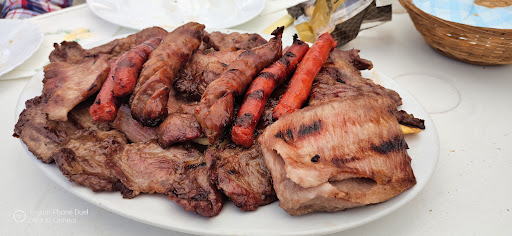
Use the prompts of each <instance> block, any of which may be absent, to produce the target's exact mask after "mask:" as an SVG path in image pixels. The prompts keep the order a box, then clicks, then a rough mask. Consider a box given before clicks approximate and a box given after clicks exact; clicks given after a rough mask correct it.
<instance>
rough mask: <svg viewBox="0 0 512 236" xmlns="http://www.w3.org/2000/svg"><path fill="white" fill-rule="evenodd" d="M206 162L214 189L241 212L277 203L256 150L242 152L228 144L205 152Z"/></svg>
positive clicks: (258, 150) (238, 147)
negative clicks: (215, 186)
mask: <svg viewBox="0 0 512 236" xmlns="http://www.w3.org/2000/svg"><path fill="white" fill-rule="evenodd" d="M206 160H207V164H208V166H209V168H210V175H211V178H212V180H213V181H214V182H215V184H216V185H217V187H218V188H219V189H221V190H222V191H223V192H224V194H226V196H227V197H229V198H230V199H231V201H233V203H234V204H235V205H236V206H237V207H239V208H241V209H242V210H244V211H254V210H256V208H258V207H259V206H263V205H267V204H269V203H272V202H274V201H275V200H277V198H276V193H275V191H274V188H273V187H272V179H271V177H270V172H269V170H268V169H267V166H266V165H265V163H264V161H263V156H262V154H261V150H260V147H259V146H257V145H254V146H252V147H251V148H249V149H245V148H243V147H240V146H237V145H235V144H234V143H231V144H228V145H225V146H223V147H222V148H220V149H209V150H207V151H206Z"/></svg>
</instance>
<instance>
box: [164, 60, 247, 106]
mask: <svg viewBox="0 0 512 236" xmlns="http://www.w3.org/2000/svg"><path fill="white" fill-rule="evenodd" d="M242 52H243V50H238V51H207V52H203V51H199V50H198V51H196V52H195V53H194V54H193V55H192V58H191V59H190V61H189V62H188V63H187V64H185V66H183V68H182V69H181V70H180V72H179V73H178V75H177V76H176V81H175V82H174V88H175V89H176V90H177V91H178V92H180V93H182V94H184V95H185V96H186V97H188V98H191V99H195V100H199V99H201V95H203V93H204V90H205V89H206V87H207V86H208V85H209V84H210V83H211V82H213V81H214V80H216V79H217V78H219V76H220V74H222V73H223V72H224V71H225V70H226V68H227V66H228V64H229V63H231V62H233V61H234V60H236V58H237V57H238V56H240V54H241V53H242Z"/></svg>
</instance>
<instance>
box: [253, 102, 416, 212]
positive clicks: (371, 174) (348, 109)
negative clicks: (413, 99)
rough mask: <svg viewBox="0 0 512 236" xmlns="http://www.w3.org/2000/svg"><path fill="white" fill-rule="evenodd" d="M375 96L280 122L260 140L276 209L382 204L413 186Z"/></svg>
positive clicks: (389, 119) (392, 126) (399, 139)
mask: <svg viewBox="0 0 512 236" xmlns="http://www.w3.org/2000/svg"><path fill="white" fill-rule="evenodd" d="M390 104H393V101H392V100H390V99H389V98H387V97H383V96H376V95H365V94H361V95H359V96H351V97H350V98H347V99H344V100H341V99H339V100H332V101H331V102H329V103H323V104H321V105H318V106H314V107H307V108H304V109H302V110H299V111H297V112H295V113H292V114H290V115H287V116H285V117H283V118H282V119H279V120H278V121H277V122H275V123H274V124H272V125H270V126H269V127H267V129H266V130H265V131H264V132H263V134H262V135H261V136H260V138H259V142H260V144H261V148H262V152H263V155H264V159H265V163H266V164H267V167H268V168H269V170H270V172H271V174H272V179H273V182H274V188H275V191H276V193H277V197H278V198H279V200H280V206H281V207H282V208H283V209H284V210H285V211H286V212H288V213H289V214H291V215H302V214H306V213H309V212H314V211H329V212H331V211H339V210H343V209H346V208H351V207H356V206H362V205H367V204H374V203H379V202H382V201H386V200H388V199H390V198H392V197H394V196H396V195H398V194H399V193H401V192H403V191H405V190H407V189H409V188H411V187H412V186H414V184H415V183H416V179H415V177H414V174H413V171H412V168H411V158H410V157H409V155H408V154H407V151H406V149H407V144H406V142H405V140H404V136H403V134H402V131H401V129H400V126H399V124H398V122H397V120H396V118H395V117H394V116H393V114H392V112H391V111H390V110H389V109H388V107H390V106H391V105H390Z"/></svg>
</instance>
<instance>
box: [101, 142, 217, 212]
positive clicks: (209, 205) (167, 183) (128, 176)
mask: <svg viewBox="0 0 512 236" xmlns="http://www.w3.org/2000/svg"><path fill="white" fill-rule="evenodd" d="M109 162H110V167H111V169H112V170H113V171H114V174H115V175H116V176H117V177H118V178H119V179H120V180H121V182H122V183H123V184H124V185H125V186H126V187H127V188H128V189H131V190H133V194H134V195H137V194H139V193H162V194H168V195H169V198H170V199H171V200H173V201H175V202H176V203H178V204H180V205H181V206H182V207H183V208H185V210H187V211H194V212H196V213H198V214H200V215H203V216H215V215H217V214H219V212H220V210H221V209H222V205H223V202H222V197H221V194H220V192H219V191H218V190H217V189H216V188H215V186H214V185H213V183H212V182H211V180H210V179H209V178H208V168H207V166H206V162H205V158H204V154H203V153H202V152H200V151H199V150H198V149H196V148H195V147H194V146H192V145H181V146H173V147H170V148H168V149H162V148H161V147H160V146H159V145H158V144H157V143H155V142H149V143H132V144H129V145H126V146H125V147H124V149H123V150H122V151H121V152H118V153H113V154H112V156H111V158H110V159H109Z"/></svg>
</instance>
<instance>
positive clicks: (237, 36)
mask: <svg viewBox="0 0 512 236" xmlns="http://www.w3.org/2000/svg"><path fill="white" fill-rule="evenodd" d="M205 41H206V42H207V44H208V46H209V47H213V48H214V49H215V50H217V51H219V50H220V51H237V50H241V49H242V50H247V49H251V48H255V47H258V46H261V45H263V44H265V43H267V40H265V39H264V38H262V37H261V36H260V35H259V34H241V33H238V32H233V33H230V34H224V33H221V32H218V31H215V32H212V33H210V34H209V35H208V37H207V38H205Z"/></svg>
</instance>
